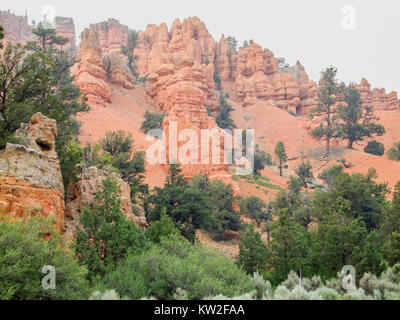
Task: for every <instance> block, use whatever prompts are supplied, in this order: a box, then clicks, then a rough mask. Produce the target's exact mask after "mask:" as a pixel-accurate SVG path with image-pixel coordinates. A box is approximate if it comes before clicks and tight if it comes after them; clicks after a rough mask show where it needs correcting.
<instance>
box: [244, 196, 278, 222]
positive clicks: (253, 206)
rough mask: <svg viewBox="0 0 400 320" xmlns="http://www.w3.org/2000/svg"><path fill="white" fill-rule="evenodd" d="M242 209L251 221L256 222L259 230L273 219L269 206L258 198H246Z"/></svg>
mask: <svg viewBox="0 0 400 320" xmlns="http://www.w3.org/2000/svg"><path fill="white" fill-rule="evenodd" d="M240 209H241V211H242V213H243V214H247V215H248V216H249V217H250V218H251V219H254V220H256V222H257V226H258V227H259V228H260V227H261V223H262V222H263V221H269V220H271V219H272V217H271V215H270V213H269V211H268V209H267V204H266V203H265V202H264V201H262V200H261V199H260V198H259V197H256V196H250V197H247V198H244V199H243V200H242V203H241V205H240Z"/></svg>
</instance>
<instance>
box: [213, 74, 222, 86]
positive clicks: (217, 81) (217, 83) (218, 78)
mask: <svg viewBox="0 0 400 320" xmlns="http://www.w3.org/2000/svg"><path fill="white" fill-rule="evenodd" d="M214 82H215V89H216V90H221V83H222V80H221V76H220V74H219V72H218V70H217V69H215V71H214Z"/></svg>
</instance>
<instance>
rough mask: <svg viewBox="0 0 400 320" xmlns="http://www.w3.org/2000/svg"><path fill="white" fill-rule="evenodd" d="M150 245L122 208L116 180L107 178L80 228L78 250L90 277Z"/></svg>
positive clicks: (92, 277) (102, 272) (83, 214)
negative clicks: (126, 216) (147, 244)
mask: <svg viewBox="0 0 400 320" xmlns="http://www.w3.org/2000/svg"><path fill="white" fill-rule="evenodd" d="M145 248H146V242H145V237H144V234H143V233H142V231H141V230H140V229H139V227H138V226H137V225H136V223H135V222H134V221H128V220H127V219H126V218H125V216H124V215H123V213H122V210H121V199H120V196H119V191H118V187H117V183H116V181H113V180H111V179H109V178H107V179H105V180H104V181H103V190H100V191H98V193H97V194H96V197H95V201H94V203H93V205H92V206H91V207H90V206H88V205H86V207H85V208H84V210H83V213H82V216H81V219H80V226H78V227H77V238H76V251H77V254H78V257H79V260H80V263H81V264H83V265H86V266H87V267H88V269H89V279H91V280H93V279H95V278H96V276H99V275H100V276H104V275H105V274H106V273H107V272H108V271H110V270H113V269H114V268H115V267H116V266H117V265H118V263H119V262H120V261H122V260H123V259H124V258H125V257H126V256H127V255H128V254H129V253H138V252H140V251H141V250H144V249H145Z"/></svg>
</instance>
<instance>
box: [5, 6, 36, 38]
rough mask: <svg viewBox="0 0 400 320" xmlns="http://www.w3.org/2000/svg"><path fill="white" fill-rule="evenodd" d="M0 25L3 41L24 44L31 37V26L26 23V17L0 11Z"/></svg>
mask: <svg viewBox="0 0 400 320" xmlns="http://www.w3.org/2000/svg"><path fill="white" fill-rule="evenodd" d="M0 25H1V26H3V28H4V39H3V41H4V42H5V43H6V42H11V43H18V42H20V43H22V44H26V43H27V42H28V41H31V40H32V39H33V35H32V26H30V25H29V23H28V17H27V16H25V17H23V16H17V15H15V14H14V13H12V12H10V10H8V11H0Z"/></svg>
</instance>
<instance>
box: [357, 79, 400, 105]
mask: <svg viewBox="0 0 400 320" xmlns="http://www.w3.org/2000/svg"><path fill="white" fill-rule="evenodd" d="M355 87H356V88H357V89H359V91H360V94H361V99H362V100H363V102H364V104H365V105H369V106H372V107H374V108H375V109H382V110H397V109H399V108H400V101H399V99H398V97H397V93H396V92H391V93H389V94H387V93H386V91H385V89H373V90H372V91H371V85H370V83H369V82H368V81H367V79H365V78H362V79H361V82H360V84H359V85H355Z"/></svg>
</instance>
